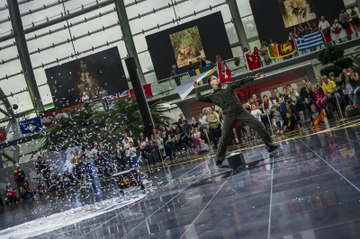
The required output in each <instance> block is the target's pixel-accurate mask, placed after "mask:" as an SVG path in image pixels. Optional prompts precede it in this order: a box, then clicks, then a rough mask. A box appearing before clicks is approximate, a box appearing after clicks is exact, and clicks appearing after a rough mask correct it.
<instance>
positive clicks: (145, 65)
mask: <svg viewBox="0 0 360 239" xmlns="http://www.w3.org/2000/svg"><path fill="white" fill-rule="evenodd" d="M138 56H139V61H140V64H141V69H142V71H143V72H147V71H152V70H154V66H153V64H152V61H151V57H150V53H149V52H148V51H146V52H144V53H141V54H139V55H138Z"/></svg>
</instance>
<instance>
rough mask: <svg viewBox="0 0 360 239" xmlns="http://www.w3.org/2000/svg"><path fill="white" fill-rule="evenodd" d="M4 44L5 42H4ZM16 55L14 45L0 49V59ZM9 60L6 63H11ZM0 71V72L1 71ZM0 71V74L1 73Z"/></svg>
mask: <svg viewBox="0 0 360 239" xmlns="http://www.w3.org/2000/svg"><path fill="white" fill-rule="evenodd" d="M13 41H14V40H11V41H9V42H13ZM4 45H5V44H4ZM17 55H18V51H17V48H16V46H12V47H8V48H4V49H1V50H0V61H2V60H7V59H11V58H13V57H17ZM11 62H12V61H11ZM11 62H8V63H11ZM8 63H5V64H8ZM1 66H3V64H1V65H0V68H1ZM1 73H2V72H1ZM1 73H0V74H1Z"/></svg>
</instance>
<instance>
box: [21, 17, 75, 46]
mask: <svg viewBox="0 0 360 239" xmlns="http://www.w3.org/2000/svg"><path fill="white" fill-rule="evenodd" d="M63 26H64V23H59V24H56V25H52V26H50V27H47V28H44V29H41V30H39V31H36V32H33V33H30V34H27V35H26V37H27V38H29V37H34V36H35V35H39V34H43V33H44V32H49V31H51V30H54V29H58V28H62V27H63ZM68 39H70V35H69V31H68V30H67V29H64V30H61V31H58V32H54V33H51V34H49V35H46V36H43V37H41V38H38V39H34V40H31V41H28V42H27V45H28V49H29V52H33V51H36V50H37V49H41V48H44V47H48V46H51V45H52V44H57V43H60V42H63V41H66V40H68ZM59 47H60V48H61V47H62V46H59Z"/></svg>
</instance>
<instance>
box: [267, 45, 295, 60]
mask: <svg viewBox="0 0 360 239" xmlns="http://www.w3.org/2000/svg"><path fill="white" fill-rule="evenodd" d="M267 50H268V54H269V57H270V58H271V59H279V58H284V57H288V56H291V55H293V54H294V53H295V52H297V49H296V45H295V41H287V42H283V43H280V44H272V45H271V46H269V47H268V49H267Z"/></svg>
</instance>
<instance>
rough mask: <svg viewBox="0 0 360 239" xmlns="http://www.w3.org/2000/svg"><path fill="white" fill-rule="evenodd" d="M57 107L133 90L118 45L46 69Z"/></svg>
mask: <svg viewBox="0 0 360 239" xmlns="http://www.w3.org/2000/svg"><path fill="white" fill-rule="evenodd" d="M45 73H46V77H47V79H48V84H49V86H50V91H51V94H52V97H53V101H54V105H55V107H56V108H64V107H68V106H72V105H76V104H79V103H81V102H82V99H83V96H84V95H85V94H86V95H87V96H89V100H96V99H98V98H100V97H101V95H104V93H106V94H107V95H112V94H115V93H118V92H123V91H125V90H128V89H129V86H128V83H127V80H126V77H125V73H124V69H123V67H122V64H121V59H120V55H119V51H118V49H117V47H114V48H110V49H108V50H105V51H102V52H98V53H95V54H93V55H90V56H86V57H83V58H79V59H76V60H74V61H71V62H67V63H65V64H62V65H59V66H55V67H52V68H49V69H46V70H45Z"/></svg>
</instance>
